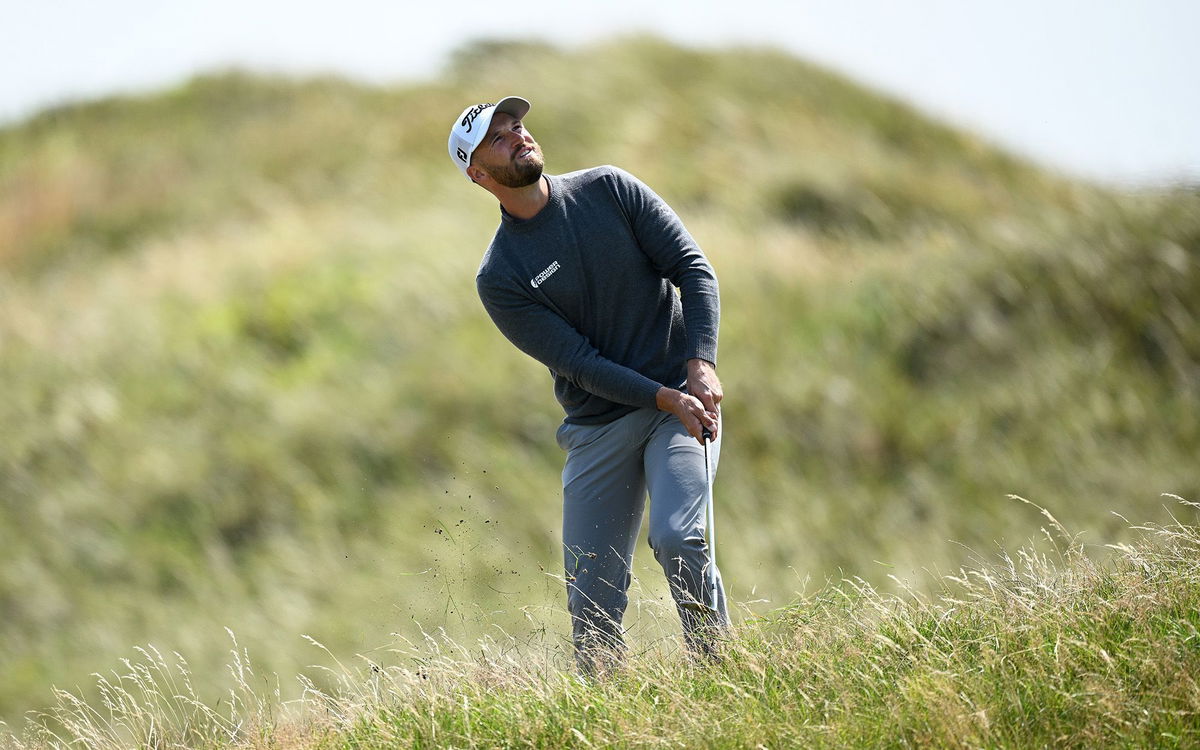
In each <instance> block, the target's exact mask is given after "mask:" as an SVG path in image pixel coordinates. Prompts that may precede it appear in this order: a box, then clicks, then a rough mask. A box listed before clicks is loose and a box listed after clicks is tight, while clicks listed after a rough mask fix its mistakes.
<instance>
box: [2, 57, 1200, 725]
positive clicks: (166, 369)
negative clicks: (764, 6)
mask: <svg viewBox="0 0 1200 750" xmlns="http://www.w3.org/2000/svg"><path fill="white" fill-rule="evenodd" d="M505 94H520V95H523V96H526V97H528V98H529V99H530V100H531V101H532V102H533V103H534V109H533V110H532V111H531V113H530V115H529V116H528V117H527V118H526V122H527V125H528V126H529V128H530V130H531V131H532V133H533V134H534V135H535V137H537V138H538V140H539V141H540V142H541V144H542V146H543V148H544V150H545V153H546V156H547V169H548V170H549V171H551V172H556V173H561V172H566V171H570V170H574V169H580V168H584V167H588V166H594V165H597V164H604V163H612V164H618V165H620V166H622V167H624V168H626V169H629V170H630V171H632V172H633V173H635V174H637V175H638V176H639V177H641V178H642V179H643V180H645V181H646V182H647V183H648V184H650V185H651V186H652V187H654V189H655V190H656V191H658V192H659V193H660V194H661V195H662V196H663V197H664V198H666V199H667V201H668V202H670V203H671V204H672V206H674V207H675V209H676V210H677V211H678V212H679V213H680V214H681V216H682V217H683V219H684V221H685V223H686V224H687V226H688V227H689V229H690V230H691V231H692V233H693V234H694V235H695V236H696V238H697V240H698V241H699V242H700V244H701V246H702V247H703V248H704V249H705V251H706V252H707V253H708V254H709V256H710V258H711V259H712V261H713V263H714V265H715V267H716V269H717V272H718V274H719V277H720V280H721V290H722V302H723V321H722V322H723V327H722V339H721V362H720V373H721V376H722V378H723V381H724V384H725V389H726V393H727V401H726V402H725V407H726V408H725V420H726V422H725V429H726V432H727V437H728V441H727V442H726V443H725V447H724V451H723V456H722V466H721V473H720V476H719V478H718V481H717V484H716V495H717V498H718V502H719V511H718V515H719V523H720V524H721V537H722V549H721V551H720V555H721V560H722V569H723V572H724V574H725V577H726V579H727V581H728V582H729V585H730V595H731V599H732V600H733V601H736V602H742V603H743V609H742V611H743V612H756V611H764V610H765V609H770V608H774V607H777V606H782V605H784V604H786V603H787V602H788V601H789V600H790V599H791V598H792V597H793V596H794V594H795V592H797V591H799V590H802V589H806V588H808V587H809V586H810V584H809V583H806V579H811V580H812V582H813V583H812V584H811V585H812V586H819V585H820V584H821V583H823V582H824V581H825V580H826V579H839V578H841V577H843V576H861V577H862V578H864V579H866V580H867V581H870V582H872V583H876V584H879V585H883V586H886V585H888V584H889V578H888V576H889V575H896V576H898V577H900V578H903V579H907V580H913V581H916V583H917V585H920V582H921V581H922V580H925V579H927V578H928V577H929V576H930V575H931V572H932V571H937V570H947V569H954V568H956V567H957V566H959V565H961V564H963V563H964V562H965V561H967V560H969V559H972V558H973V557H977V556H987V555H989V554H992V553H993V552H995V551H996V549H997V548H998V546H1000V545H1009V544H1019V543H1022V542H1024V541H1026V540H1027V539H1028V538H1030V537H1031V536H1034V535H1036V534H1037V532H1038V528H1039V526H1040V525H1041V524H1042V523H1043V521H1044V519H1042V518H1040V517H1039V516H1038V515H1036V513H1034V512H1031V510H1030V509H1029V508H1028V507H1026V506H1024V505H1021V504H1018V503H1014V502H1013V501H1012V500H1010V499H1008V498H1007V497H1006V496H1007V494H1008V493H1015V494H1020V495H1023V496H1025V497H1028V498H1031V499H1033V500H1035V501H1037V502H1038V503H1039V504H1041V505H1043V506H1046V507H1048V508H1050V509H1051V510H1052V511H1053V512H1054V514H1055V516H1056V517H1058V518H1059V519H1060V520H1061V521H1062V522H1063V523H1064V524H1065V525H1066V526H1067V527H1068V528H1069V529H1071V530H1072V531H1074V532H1080V533H1083V534H1085V537H1084V538H1085V540H1086V539H1089V538H1090V539H1093V540H1094V541H1096V542H1097V543H1099V542H1108V541H1114V540H1117V539H1119V538H1121V536H1122V535H1123V534H1124V533H1126V531H1127V528H1128V525H1127V524H1126V523H1125V522H1124V521H1122V520H1120V519H1119V518H1116V517H1115V516H1114V515H1113V513H1120V514H1122V515H1125V516H1126V517H1129V518H1131V519H1134V520H1137V521H1141V520H1163V519H1164V518H1165V514H1166V511H1165V510H1163V508H1162V501H1161V498H1160V493H1164V492H1170V493H1175V494H1177V495H1180V496H1182V497H1184V498H1188V499H1192V500H1195V499H1198V498H1200V470H1198V469H1197V461H1196V458H1197V454H1198V449H1200V410H1198V409H1197V406H1198V403H1200V190H1197V189H1196V188H1195V187H1187V186H1183V187H1178V188H1173V189H1163V190H1157V191H1148V190H1146V191H1140V192H1137V193H1121V192H1117V191H1114V190H1111V189H1106V188H1104V187H1101V186H1097V185H1091V184H1085V183H1081V182H1078V181H1073V180H1069V179H1066V178H1064V177H1061V176H1058V175H1055V174H1052V173H1049V172H1047V171H1044V170H1043V169H1041V168H1039V167H1038V166H1037V165H1035V164H1030V163H1028V162H1026V161H1023V160H1021V159H1019V158H1017V157H1014V156H1012V155H1009V154H1006V153H1003V152H1002V151H1000V150H998V149H996V148H994V147H992V146H991V145H989V144H988V143H986V142H983V141H981V140H979V139H977V138H975V137H973V136H972V135H970V134H968V133H963V132H959V131H956V130H954V129H951V128H948V127H946V126H944V125H942V124H939V123H937V122H934V121H932V120H930V119H929V118H927V117H925V116H923V115H922V114H921V113H920V112H917V111H915V110H913V109H912V108H910V107H908V106H906V105H904V104H902V103H900V102H897V101H895V100H892V99H889V98H887V97H884V96H881V95H879V94H878V93H875V92H872V91H869V90H866V89H864V88H862V87H860V86H858V85H856V84H854V83H852V82H850V81H848V80H846V79H844V78H842V77H839V76H837V75H835V74H832V73H830V72H828V71H826V70H823V69H821V68H818V67H814V66H812V65H810V64H807V63H805V62H803V61H800V60H797V59H795V58H793V57H790V56H788V55H785V54H783V53H779V52H775V51H771V50H766V49H737V48H729V49H722V50H699V49H687V48H681V47H678V46H675V45H672V44H668V43H666V42H663V41H661V40H657V39H654V38H648V37H632V38H621V39H615V40H612V41H609V42H607V43H603V44H597V45H593V46H589V47H585V48H581V49H575V50H561V49H557V48H554V47H552V46H549V45H546V44H541V43H526V42H512V41H480V42H476V43H473V44H470V45H467V46H465V47H463V48H462V49H460V50H459V51H458V52H457V53H456V54H455V55H454V57H453V60H452V62H451V64H450V65H449V66H448V68H447V70H446V71H445V72H444V74H443V75H442V76H441V77H439V78H438V79H437V80H435V81H431V82H426V83H421V84H410V85H404V86H395V87H387V88H384V87H371V86H364V85H361V84H358V83H354V82H350V81H346V80H340V79H336V78H317V79H306V80H296V79H288V78H277V77H269V76H261V75H251V74H247V73H240V72H227V73H214V74H211V75H207V76H203V77H200V78H196V79H194V80H192V81H190V82H188V83H186V84H185V85H182V86H180V87H178V88H176V89H173V90H169V91H163V92H159V93H157V94H153V95H148V96H141V97H116V98H110V99H105V100H101V101H95V102H88V103H82V104H78V105H71V106H66V107H61V108H58V109H54V110H50V111H46V112H44V113H42V114H40V115H38V116H36V117H34V118H32V119H30V120H28V121H25V122H21V123H18V124H15V125H11V126H8V127H6V128H4V129H3V130H0V394H3V395H2V397H0V615H2V616H0V675H2V676H3V678H2V679H0V718H6V719H8V720H9V721H10V722H13V721H15V720H16V718H17V717H18V716H19V715H20V713H21V712H22V711H24V710H27V709H30V708H35V707H37V706H40V705H44V704H46V703H48V702H49V700H50V690H49V686H50V685H51V683H55V684H59V685H62V686H66V687H74V686H75V685H81V684H87V683H90V682H91V681H92V680H91V679H90V678H89V677H88V675H89V673H91V672H96V671H105V670H108V669H110V668H112V666H113V664H114V660H116V659H118V658H119V657H121V656H124V655H127V654H128V653H129V651H130V649H131V647H132V646H133V645H135V644H139V643H150V642H152V643H155V644H156V645H158V646H160V647H162V648H165V649H174V650H178V651H180V652H181V653H183V654H185V655H186V656H187V658H188V660H189V661H190V662H191V664H192V670H193V673H194V674H195V675H197V679H198V680H203V679H204V678H203V675H204V674H205V673H206V672H209V673H213V674H215V673H216V672H218V671H219V670H221V669H222V665H224V664H225V663H226V661H227V651H228V636H227V635H226V633H225V631H224V627H229V628H231V629H232V630H234V631H235V632H236V633H237V636H238V639H239V642H241V643H242V644H243V645H244V646H246V648H247V649H248V650H249V652H250V653H251V654H252V655H254V657H255V658H256V660H257V663H258V665H259V672H260V674H265V673H267V672H272V671H273V672H277V673H278V674H279V675H281V676H282V679H284V680H286V679H287V676H288V675H291V674H295V673H296V672H297V671H299V670H302V669H304V667H305V665H307V664H309V663H311V662H312V661H314V660H319V657H318V656H317V655H313V654H312V647H311V646H310V645H309V644H308V643H307V642H306V641H305V640H304V639H303V638H302V637H301V634H308V635H311V636H312V637H314V638H316V639H317V640H319V641H321V642H322V643H324V644H325V645H326V646H327V647H329V648H330V649H331V651H333V652H334V653H335V654H345V655H350V654H354V653H367V652H370V651H372V650H375V649H379V648H381V647H383V646H384V645H386V644H388V643H389V642H391V641H392V640H393V639H394V636H393V635H391V634H393V633H398V634H402V635H406V636H410V637H411V636H413V635H414V634H416V633H418V632H419V630H420V628H425V629H434V628H439V627H444V628H446V629H447V632H448V633H450V634H451V635H453V636H456V637H463V638H468V639H469V638H472V637H476V636H478V635H480V634H484V633H487V632H489V631H490V630H491V629H492V628H494V627H501V628H504V629H505V630H506V631H508V632H510V633H512V632H516V633H528V634H530V637H544V638H545V639H546V642H547V643H548V644H554V643H557V642H558V641H559V639H560V638H561V637H562V634H563V633H565V631H566V627H565V626H566V622H565V620H566V615H565V613H563V612H562V611H561V607H562V599H563V595H562V587H561V583H560V582H559V580H558V579H557V575H558V573H559V570H558V567H559V564H560V563H559V559H560V554H559V550H558V533H559V532H558V524H559V513H560V508H559V502H560V495H559V492H560V488H559V482H558V478H559V477H558V475H559V472H560V470H561V463H562V455H561V453H560V451H559V450H558V448H557V447H556V446H555V444H554V440H553V431H554V429H555V427H556V426H557V424H558V422H559V421H560V420H561V412H560V410H559V407H558V406H557V404H556V403H555V402H554V399H553V396H552V394H551V389H550V382H549V377H548V375H547V374H546V373H545V370H544V368H542V367H541V366H540V365H538V364H537V363H535V362H533V361H532V360H529V359H527V358H525V357H524V356H523V355H520V354H519V353H518V352H516V351H515V350H514V349H512V348H511V347H510V346H509V345H508V344H507V342H505V341H504V340H503V338H502V337H501V336H500V334H498V333H497V332H496V331H495V330H494V329H493V328H492V326H491V323H490V321H488V319H487V316H486V315H485V314H484V313H483V311H482V309H481V307H480V305H479V303H478V300H477V299H476V297H475V292H474V279H473V277H474V271H475V268H476V266H477V264H478V261H479V257H480V255H481V253H482V251H483V249H484V248H485V247H486V244H487V242H488V240H489V239H490V237H491V233H492V231H493V229H494V227H495V225H496V223H497V221H498V212H497V208H496V205H495V202H494V200H493V199H491V197H490V196H488V195H487V194H485V193H484V192H483V191H481V190H480V189H478V188H476V187H474V186H472V185H470V184H468V183H467V182H465V181H464V180H463V179H462V177H461V176H460V175H459V173H458V172H457V171H456V170H454V169H452V168H451V167H450V165H449V164H448V160H447V157H446V156H445V138H446V134H447V132H448V125H449V122H450V119H451V118H453V117H454V115H455V114H457V113H458V112H459V111H461V109H462V107H464V106H466V104H468V103H471V102H475V101H488V100H493V101H494V100H495V99H496V98H497V97H499V96H503V95H505ZM652 564H653V561H652V558H651V557H650V555H649V554H647V550H646V548H645V547H642V548H640V551H639V565H638V568H637V570H636V571H635V572H636V575H637V578H638V580H639V583H638V586H637V589H636V592H637V598H638V599H640V600H647V601H650V600H657V599H661V598H662V597H663V596H664V595H665V591H664V587H663V586H661V583H660V581H659V580H658V579H659V578H660V577H661V576H660V575H659V574H658V573H656V572H655V571H653V570H652V568H651V567H650V566H651V565H652ZM631 609H632V610H633V611H632V612H631V617H630V624H631V625H632V626H633V633H632V638H633V640H634V641H635V643H644V642H646V641H648V640H652V639H654V638H659V637H662V634H663V633H670V632H673V629H674V627H675V625H674V623H672V622H669V621H664V622H662V623H657V622H652V621H651V622H645V623H643V620H644V619H645V618H641V619H640V618H639V617H638V611H639V606H638V605H637V604H636V603H635V604H634V605H633V606H632V607H631ZM539 634H540V635H539Z"/></svg>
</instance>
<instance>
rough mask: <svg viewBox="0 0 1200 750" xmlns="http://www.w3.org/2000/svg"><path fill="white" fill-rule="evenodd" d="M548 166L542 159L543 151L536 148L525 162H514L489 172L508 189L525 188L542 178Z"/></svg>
mask: <svg viewBox="0 0 1200 750" xmlns="http://www.w3.org/2000/svg"><path fill="white" fill-rule="evenodd" d="M545 166H546V162H545V160H543V159H542V150H541V149H540V148H538V147H537V146H534V148H533V151H532V152H530V154H529V156H528V157H526V158H525V159H523V160H516V161H513V162H512V164H509V165H506V166H503V167H493V168H491V169H489V170H488V173H489V174H491V176H492V179H493V180H495V181H496V182H498V183H500V184H501V185H503V186H504V187H507V188H523V187H527V186H529V185H532V184H533V183H535V182H537V181H538V180H540V179H541V178H542V169H544V168H545Z"/></svg>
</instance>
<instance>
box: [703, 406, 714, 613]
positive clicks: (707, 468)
mask: <svg viewBox="0 0 1200 750" xmlns="http://www.w3.org/2000/svg"><path fill="white" fill-rule="evenodd" d="M703 429H704V432H703V437H704V492H705V503H706V504H707V510H706V515H707V523H706V524H705V525H706V526H707V528H708V579H709V588H710V590H711V592H710V593H711V594H712V608H713V611H717V609H718V602H717V521H716V516H715V514H714V512H713V489H712V458H711V456H710V455H709V453H708V444H709V443H710V442H711V441H712V439H713V435H712V432H711V431H710V430H709V429H708V428H707V427H705V428H703Z"/></svg>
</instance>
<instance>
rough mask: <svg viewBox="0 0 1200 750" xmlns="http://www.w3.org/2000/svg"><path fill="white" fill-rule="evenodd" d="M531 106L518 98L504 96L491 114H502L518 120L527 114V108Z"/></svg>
mask: <svg viewBox="0 0 1200 750" xmlns="http://www.w3.org/2000/svg"><path fill="white" fill-rule="evenodd" d="M532 106H533V105H532V104H530V103H529V102H528V101H527V100H525V99H522V98H521V97H519V96H506V97H504V98H503V99H501V100H500V101H499V102H497V103H496V109H495V110H493V112H492V113H493V114H495V113H496V112H503V113H504V114H506V115H512V116H513V117H515V118H517V119H518V120H520V119H521V118H522V117H524V116H525V115H526V114H527V113H528V112H529V108H530V107H532Z"/></svg>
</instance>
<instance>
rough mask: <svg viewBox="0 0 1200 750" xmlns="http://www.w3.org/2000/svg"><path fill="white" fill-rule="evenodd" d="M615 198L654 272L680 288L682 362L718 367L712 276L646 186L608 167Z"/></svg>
mask: <svg viewBox="0 0 1200 750" xmlns="http://www.w3.org/2000/svg"><path fill="white" fill-rule="evenodd" d="M612 172H613V175H614V176H615V180H614V186H615V190H616V192H617V197H618V199H619V200H620V202H621V206H622V208H623V209H624V210H625V213H626V216H627V217H628V218H629V223H630V225H631V226H632V227H633V232H634V236H636V237H637V241H638V244H639V245H640V246H641V248H642V251H643V252H645V253H646V255H647V257H649V258H650V261H651V263H653V264H654V267H655V269H657V270H658V272H659V273H661V274H662V275H663V277H664V278H666V279H669V280H670V281H671V283H672V284H674V285H675V286H676V287H678V288H679V291H680V301H681V302H682V304H683V323H684V329H685V330H686V332H687V359H693V358H698V359H705V360H708V361H709V362H712V363H713V364H716V363H717V332H718V329H719V327H720V322H721V297H720V290H719V287H718V285H717V275H716V272H715V271H714V270H713V267H712V265H711V264H710V263H709V262H708V258H706V257H705V256H704V252H703V251H702V250H701V249H700V246H699V245H698V244H696V240H695V239H693V238H692V235H691V234H690V233H688V231H687V229H686V228H685V227H684V226H683V222H682V221H680V220H679V216H678V215H677V214H676V213H675V211H674V210H672V209H671V207H670V206H668V205H667V203H666V201H664V200H663V199H662V198H660V197H659V196H658V195H657V194H656V193H655V192H654V191H653V190H651V189H650V188H649V186H647V185H646V184H645V183H643V182H642V181H640V180H638V179H637V178H636V177H634V176H633V175H631V174H629V173H628V172H625V171H624V170H621V169H619V168H617V167H612Z"/></svg>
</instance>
